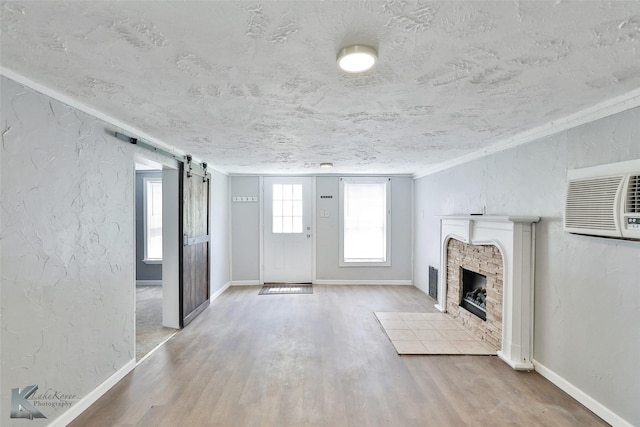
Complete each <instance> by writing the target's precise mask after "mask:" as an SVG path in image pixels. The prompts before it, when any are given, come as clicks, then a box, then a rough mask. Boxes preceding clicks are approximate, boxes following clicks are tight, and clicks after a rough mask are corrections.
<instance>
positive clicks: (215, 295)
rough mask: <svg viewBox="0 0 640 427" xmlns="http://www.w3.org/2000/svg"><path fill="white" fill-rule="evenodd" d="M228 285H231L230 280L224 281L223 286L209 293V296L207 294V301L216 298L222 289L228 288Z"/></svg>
mask: <svg viewBox="0 0 640 427" xmlns="http://www.w3.org/2000/svg"><path fill="white" fill-rule="evenodd" d="M229 286H231V282H227V283H225V284H224V286H222V287H221V288H220V289H218V290H217V291H215V292H214V293H213V294H211V296H209V301H213V300H214V299H216V298H218V297H219V296H220V295H222V293H223V292H224V291H226V290H227V289H228V288H229Z"/></svg>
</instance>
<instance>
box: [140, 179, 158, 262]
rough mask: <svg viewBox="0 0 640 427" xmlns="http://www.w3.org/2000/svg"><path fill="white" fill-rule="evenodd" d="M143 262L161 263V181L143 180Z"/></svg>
mask: <svg viewBox="0 0 640 427" xmlns="http://www.w3.org/2000/svg"><path fill="white" fill-rule="evenodd" d="M144 261H145V262H147V263H153V262H161V261H162V179H160V178H144Z"/></svg>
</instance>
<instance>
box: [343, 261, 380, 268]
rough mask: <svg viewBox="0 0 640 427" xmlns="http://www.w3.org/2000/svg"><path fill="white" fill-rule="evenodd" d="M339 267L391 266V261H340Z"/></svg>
mask: <svg viewBox="0 0 640 427" xmlns="http://www.w3.org/2000/svg"><path fill="white" fill-rule="evenodd" d="M339 267H391V262H390V261H386V262H344V261H343V262H341V263H340V264H339Z"/></svg>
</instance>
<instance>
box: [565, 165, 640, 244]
mask: <svg viewBox="0 0 640 427" xmlns="http://www.w3.org/2000/svg"><path fill="white" fill-rule="evenodd" d="M567 181H568V187H567V199H566V203H565V210H564V230H565V231H568V232H569V233H576V234H589V235H593V236H604V237H613V238H618V239H634V240H640V159H638V160H631V161H628V162H621V163H612V164H608V165H601V166H594V167H590V168H583V169H574V170H570V171H568V173H567Z"/></svg>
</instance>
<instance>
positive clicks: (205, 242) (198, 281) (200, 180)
mask: <svg viewBox="0 0 640 427" xmlns="http://www.w3.org/2000/svg"><path fill="white" fill-rule="evenodd" d="M205 175H206V176H205V177H203V176H202V175H197V174H195V173H193V172H192V171H190V170H187V169H183V171H182V174H181V176H182V186H181V188H182V197H181V200H182V236H183V242H182V256H181V259H182V262H181V269H182V271H181V274H180V278H181V283H180V323H181V326H182V327H185V326H187V325H188V324H189V323H190V322H191V321H192V320H193V319H195V318H196V317H197V316H198V314H200V313H201V312H202V311H203V310H204V309H205V308H207V306H208V305H209V178H210V176H209V174H205Z"/></svg>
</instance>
